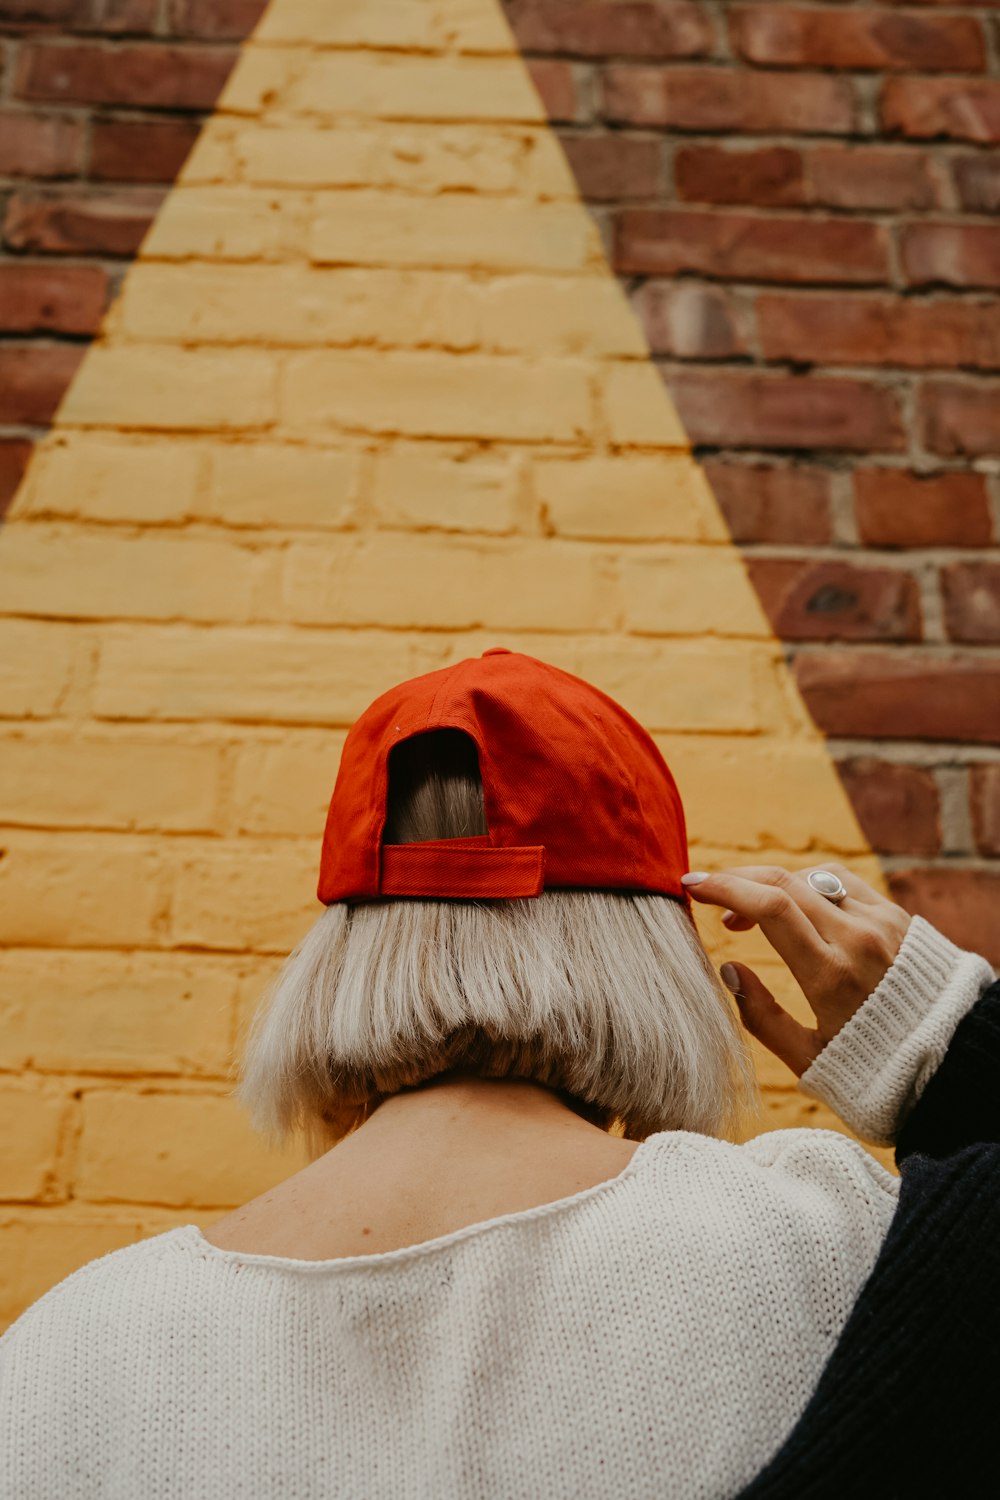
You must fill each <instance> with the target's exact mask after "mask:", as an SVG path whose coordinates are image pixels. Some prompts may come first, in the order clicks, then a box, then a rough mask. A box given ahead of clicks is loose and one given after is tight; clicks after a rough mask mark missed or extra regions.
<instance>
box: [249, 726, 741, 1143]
mask: <svg viewBox="0 0 1000 1500" xmlns="http://www.w3.org/2000/svg"><path fill="white" fill-rule="evenodd" d="M486 832H488V828H487V824H486V818H485V813H484V811H483V788H482V781H481V779H480V775H479V766H478V761H477V757H476V750H475V745H474V742H473V741H472V740H471V739H470V738H469V737H468V736H466V735H465V734H463V733H462V732H461V731H459V730H451V729H445V730H434V731H430V732H428V733H425V734H422V735H419V736H417V737H415V738H413V739H410V740H406V741H404V742H403V743H402V744H401V745H398V746H396V747H394V749H393V751H392V754H391V757H390V777H389V799H388V815H387V820H386V826H385V831H384V834H383V841H384V842H385V843H413V842H419V841H422V840H426V839H435V838H459V837H465V836H468V835H471V834H477V833H486ZM453 1070H454V1071H460V1072H467V1073H474V1074H477V1075H480V1076H483V1077H487V1078H528V1079H533V1080H534V1081H535V1082H537V1083H540V1084H543V1085H545V1086H547V1087H549V1088H551V1089H553V1090H555V1091H556V1092H557V1093H559V1094H560V1095H561V1097H562V1098H563V1099H564V1100H565V1102H566V1103H567V1104H569V1105H570V1106H571V1107H572V1108H573V1109H575V1110H576V1111H577V1113H579V1114H581V1115H583V1116H584V1118H586V1119H589V1120H591V1121H592V1123H594V1124H595V1125H599V1126H600V1127H601V1128H602V1129H604V1130H608V1131H611V1132H613V1133H615V1134H620V1135H624V1136H625V1137H626V1138H627V1139H629V1140H644V1139H645V1137H646V1136H647V1135H649V1134H651V1133H652V1132H654V1131H658V1130H690V1131H697V1132H700V1133H702V1134H706V1135H724V1134H728V1133H732V1132H738V1131H739V1130H741V1128H742V1127H743V1125H744V1123H745V1120H746V1119H747V1118H748V1116H749V1114H750V1113H751V1112H753V1111H754V1110H755V1108H756V1106H757V1101H758V1095H757V1086H756V1081H755V1078H754V1072H753V1065H752V1060H751V1055H750V1051H749V1045H748V1042H747V1039H746V1036H745V1034H744V1032H743V1030H742V1027H741V1026H740V1023H739V1022H738V1020H737V1019H736V1016H735V1014H734V1010H733V1005H732V1000H731V997H730V995H729V992H728V991H727V990H726V989H725V987H724V985H723V984H722V981H721V979H720V978H719V976H718V975H717V974H716V971H715V969H714V967H713V965H712V963H711V962H710V960H709V958H708V955H707V954H706V952H705V949H704V947H703V946H702V943H701V940H700V938H699V936H698V934H697V931H696V929H695V927H694V924H693V922H692V921H691V919H690V918H689V916H688V915H687V913H686V911H685V910H684V908H683V907H682V905H681V903H680V902H679V901H678V900H676V899H675V898H672V897H670V896H662V895H655V894H649V893H646V892H635V891H617V890H582V889H557V890H546V891H543V892H542V893H541V894H540V895H538V896H534V897H526V898H515V899H505V900H490V901H468V900H461V901H459V900H447V901H446V900H432V899H427V898H423V897H406V898H394V899H384V900H381V899H380V900H359V901H338V902H335V903H334V904H333V905H331V906H329V907H327V908H326V910H325V911H324V912H323V913H322V915H321V916H320V917H319V918H318V919H317V921H316V922H315V924H314V925H313V927H312V928H311V929H310V931H309V932H308V933H307V934H306V936H305V937H304V939H303V940H302V942H301V943H300V944H299V945H298V947H297V948H296V949H295V951H294V952H293V953H292V954H291V956H290V957H289V958H288V959H287V960H286V962H285V964H284V966H283V968H282V969H281V970H280V972H279V973H278V975H277V977H276V979H275V980H274V981H273V983H272V985H271V986H270V988H269V990H268V992H267V994H266V996H265V998H264V1001H263V1002H262V1004H261V1006H260V1007H259V1009H258V1011H257V1013H256V1015H255V1017H254V1020H253V1023H252V1026H251V1029H250V1035H249V1038H248V1041H247V1046H246V1050H245V1053H244V1057H243V1061H242V1066H241V1069H240V1074H239V1082H238V1084H237V1087H236V1089H235V1090H234V1093H235V1096H236V1098H237V1099H238V1100H239V1102H240V1103H241V1104H243V1105H244V1107H245V1108H247V1109H248V1111H249V1113H250V1116H251V1119H252V1122H253V1124H254V1125H255V1126H256V1128H257V1129H258V1130H260V1131H261V1132H262V1133H263V1134H264V1135H266V1136H267V1137H268V1138H269V1140H270V1141H271V1143H272V1144H281V1143H283V1142H285V1141H286V1140H287V1139H288V1138H289V1137H290V1136H292V1135H293V1134H294V1133H296V1132H297V1131H299V1130H303V1131H304V1132H305V1135H306V1141H307V1147H308V1149H309V1151H310V1153H311V1154H312V1156H313V1157H315V1156H318V1155H321V1154H322V1153H323V1152H324V1151H326V1150H328V1149H329V1148H330V1147H331V1146H332V1145H334V1144H335V1143H336V1142H337V1141H338V1140H339V1139H341V1138H342V1137H343V1136H344V1135H346V1134H347V1133H348V1132H349V1131H350V1130H352V1129H354V1128H355V1127H356V1126H358V1125H359V1124H361V1123H362V1122H363V1121H364V1120H365V1119H366V1118H367V1117H368V1115H369V1114H370V1113H371V1112H372V1110H373V1109H375V1108H377V1106H378V1104H379V1103H381V1101H382V1100H383V1099H384V1098H386V1097H388V1096H389V1095H390V1094H394V1093H398V1092H400V1091H401V1090H403V1089H408V1088H414V1087H417V1086H419V1085H420V1084H421V1083H424V1082H426V1081H427V1080H428V1079H431V1078H433V1077H435V1076H437V1075H439V1074H441V1073H445V1072H450V1071H453Z"/></svg>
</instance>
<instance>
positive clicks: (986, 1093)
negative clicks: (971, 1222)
mask: <svg viewBox="0 0 1000 1500" xmlns="http://www.w3.org/2000/svg"><path fill="white" fill-rule="evenodd" d="M977 1142H993V1143H996V1142H1000V980H996V981H995V982H994V983H993V984H991V985H989V986H987V988H986V989H985V990H984V991H983V993H982V994H981V995H980V997H979V999H978V1000H977V1001H976V1003H975V1005H974V1006H973V1007H972V1009H971V1010H970V1011H968V1012H967V1013H966V1014H965V1015H964V1016H963V1017H962V1019H961V1021H959V1023H958V1026H957V1027H956V1029H955V1033H954V1036H953V1037H952V1039H951V1042H950V1043H949V1046H948V1051H947V1052H946V1053H945V1055H944V1057H943V1059H942V1061H941V1065H940V1067H939V1068H938V1069H937V1071H936V1072H935V1073H934V1075H933V1077H932V1078H931V1079H930V1080H929V1081H928V1083H927V1084H926V1086H925V1088H924V1091H923V1093H922V1094H921V1096H920V1098H919V1099H918V1100H917V1102H916V1104H915V1105H914V1106H913V1108H912V1110H911V1111H910V1113H909V1115H908V1116H907V1118H906V1119H905V1121H904V1122H903V1126H902V1129H901V1130H900V1132H899V1134H898V1136H897V1138H896V1165H897V1166H898V1167H899V1168H900V1171H901V1172H903V1173H904V1174H905V1162H906V1159H907V1157H909V1156H911V1155H912V1154H913V1153H914V1152H920V1153H922V1154H923V1155H924V1156H932V1157H937V1158H940V1157H945V1156H950V1155H952V1154H953V1153H954V1152H956V1151H960V1150H961V1149H962V1147H963V1146H969V1145H973V1144H975V1143H977Z"/></svg>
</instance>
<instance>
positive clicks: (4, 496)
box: [0, 438, 35, 518]
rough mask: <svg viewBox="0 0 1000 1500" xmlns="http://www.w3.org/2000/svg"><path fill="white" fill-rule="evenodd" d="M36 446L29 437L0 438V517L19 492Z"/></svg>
mask: <svg viewBox="0 0 1000 1500" xmlns="http://www.w3.org/2000/svg"><path fill="white" fill-rule="evenodd" d="M34 446H35V445H34V443H30V442H29V441H28V439H27V438H0V518H2V517H3V515H4V513H5V512H6V510H7V507H8V505H9V504H10V502H11V501H12V500H13V498H14V496H15V495H16V494H17V490H18V486H19V485H20V483H21V480H22V479H23V477H24V471H25V469H26V468H27V467H28V460H29V458H30V457H31V453H32V449H33V448H34Z"/></svg>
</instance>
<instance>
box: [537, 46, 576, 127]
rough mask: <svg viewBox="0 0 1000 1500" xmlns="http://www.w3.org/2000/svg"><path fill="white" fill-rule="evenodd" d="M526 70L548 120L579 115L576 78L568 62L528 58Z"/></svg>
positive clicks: (572, 118)
mask: <svg viewBox="0 0 1000 1500" xmlns="http://www.w3.org/2000/svg"><path fill="white" fill-rule="evenodd" d="M528 72H529V73H530V74H531V81H532V83H533V84H534V85H535V88H536V89H537V90H538V94H539V97H540V98H541V101H542V106H543V108H544V110H545V113H546V114H547V115H548V117H549V119H550V120H554V121H563V120H576V119H578V118H579V117H580V103H579V99H578V97H577V87H576V78H575V77H574V74H573V69H572V67H571V66H570V64H569V63H565V62H550V61H546V60H541V61H538V60H529V62H528Z"/></svg>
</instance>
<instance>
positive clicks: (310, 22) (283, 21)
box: [254, 0, 514, 52]
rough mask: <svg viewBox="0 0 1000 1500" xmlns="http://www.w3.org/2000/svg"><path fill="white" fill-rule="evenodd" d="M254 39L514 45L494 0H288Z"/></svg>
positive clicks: (481, 48)
mask: <svg viewBox="0 0 1000 1500" xmlns="http://www.w3.org/2000/svg"><path fill="white" fill-rule="evenodd" d="M254 39H255V42H259V43H262V42H275V41H280V42H304V43H309V44H312V45H316V46H323V45H324V44H327V45H329V44H331V43H333V44H336V45H337V46H356V47H394V48H399V49H401V50H402V49H404V48H410V47H412V48H414V49H415V50H417V49H428V50H432V49H435V48H438V47H454V48H457V49H463V48H464V49H468V50H472V51H476V52H512V51H513V50H514V44H513V40H512V38H511V35H510V31H509V28H508V27H507V24H506V22H505V21H504V19H503V15H502V12H501V10H500V6H499V5H497V4H495V3H493V0H489V3H486V4H484V3H483V0H379V4H377V5H350V6H348V5H330V3H329V0H284V3H283V4H281V5H272V6H270V7H269V9H268V10H267V11H266V12H265V14H264V18H263V20H262V21H261V23H260V25H259V27H258V28H257V31H256V32H255V34H254Z"/></svg>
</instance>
